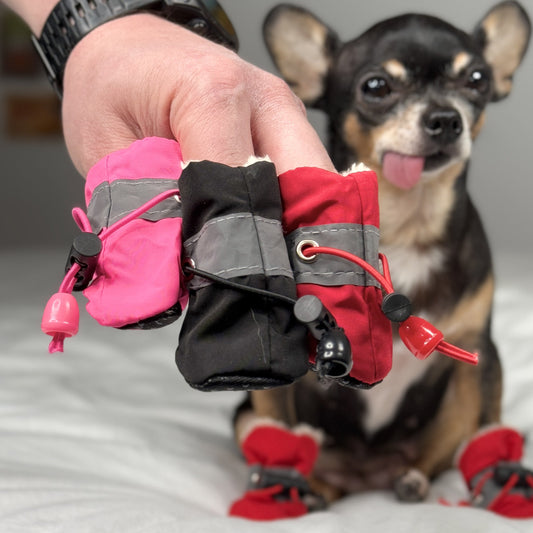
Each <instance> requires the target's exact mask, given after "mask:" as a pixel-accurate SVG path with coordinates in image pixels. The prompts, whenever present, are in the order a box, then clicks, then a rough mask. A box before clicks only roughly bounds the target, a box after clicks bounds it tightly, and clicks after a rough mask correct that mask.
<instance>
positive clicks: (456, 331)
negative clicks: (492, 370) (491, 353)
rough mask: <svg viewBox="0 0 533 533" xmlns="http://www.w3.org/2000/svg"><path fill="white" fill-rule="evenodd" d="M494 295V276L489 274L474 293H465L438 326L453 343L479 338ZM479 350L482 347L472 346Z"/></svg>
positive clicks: (437, 323)
mask: <svg viewBox="0 0 533 533" xmlns="http://www.w3.org/2000/svg"><path fill="white" fill-rule="evenodd" d="M493 296H494V278H493V276H492V275H490V276H488V277H487V279H486V280H485V282H484V283H483V284H482V285H481V286H480V287H479V288H478V289H477V290H476V291H475V292H474V293H472V294H467V295H465V296H464V297H463V298H462V299H461V300H460V301H459V303H458V304H457V305H456V306H455V307H454V309H453V311H452V312H451V313H450V314H449V315H448V316H445V317H443V318H442V319H440V320H438V321H437V322H436V323H435V326H436V327H438V328H439V329H440V330H441V331H442V332H443V333H444V334H445V337H446V340H447V341H449V342H451V343H457V344H461V343H462V342H464V339H468V338H478V337H479V336H480V333H481V332H482V331H483V329H484V328H485V327H486V325H487V320H488V319H489V315H490V311H491V309H492V300H493ZM472 348H473V349H477V350H479V348H480V347H475V346H473V347H472Z"/></svg>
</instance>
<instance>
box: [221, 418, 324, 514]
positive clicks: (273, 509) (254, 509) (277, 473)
mask: <svg viewBox="0 0 533 533" xmlns="http://www.w3.org/2000/svg"><path fill="white" fill-rule="evenodd" d="M302 429H303V428H302ZM317 440H318V438H317V436H316V435H313V434H312V433H311V432H310V431H302V432H299V431H298V430H296V431H290V430H288V429H285V428H283V427H279V426H274V425H261V426H256V427H255V428H253V429H252V430H251V431H250V433H249V434H248V435H247V436H246V437H245V438H244V440H243V442H242V444H241V447H242V452H243V454H244V456H245V458H246V461H247V463H248V464H249V465H250V467H251V468H250V482H249V485H248V489H247V491H246V493H245V494H244V496H243V497H242V498H241V499H239V500H237V501H235V502H234V503H233V504H232V506H231V508H230V510H229V514H230V515H231V516H239V517H242V518H248V519H251V520H276V519H281V518H295V517H298V516H302V515H304V514H306V513H307V512H309V511H311V510H317V509H319V508H322V507H323V506H324V504H323V501H322V500H321V498H320V497H319V496H317V495H315V494H314V493H313V492H312V490H311V488H310V487H309V484H308V482H307V480H306V477H307V476H308V475H309V474H310V473H311V470H312V469H313V466H314V464H315V461H316V458H317V456H318V451H319V445H318V442H317Z"/></svg>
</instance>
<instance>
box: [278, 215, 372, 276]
mask: <svg viewBox="0 0 533 533" xmlns="http://www.w3.org/2000/svg"><path fill="white" fill-rule="evenodd" d="M302 240H313V241H316V242H317V243H318V245H319V246H328V247H331V248H338V249H339V250H344V251H346V252H350V253H351V254H354V255H357V256H358V257H360V258H361V259H364V260H365V261H366V262H367V263H369V264H370V265H372V266H373V267H374V268H378V267H379V257H378V247H379V229H378V228H376V227H375V226H372V225H362V224H324V225H320V226H310V227H302V228H298V229H296V230H294V231H293V232H292V233H290V234H289V235H287V237H286V241H287V248H288V250H289V259H290V261H291V264H292V269H293V272H294V279H295V280H296V283H314V284H316V285H324V286H334V285H358V286H368V285H375V286H379V284H378V282H377V281H376V280H375V279H374V278H373V277H372V276H370V275H369V274H367V273H366V272H365V271H364V270H363V269H362V268H361V267H359V266H358V265H356V264H354V263H351V262H349V261H347V260H346V259H342V258H340V257H336V256H333V255H326V254H319V255H318V256H317V258H316V260H315V261H313V262H304V261H302V260H301V259H300V258H299V257H298V255H297V253H296V249H297V247H298V243H299V242H300V241H302Z"/></svg>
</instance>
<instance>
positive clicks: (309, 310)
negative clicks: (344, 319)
mask: <svg viewBox="0 0 533 533" xmlns="http://www.w3.org/2000/svg"><path fill="white" fill-rule="evenodd" d="M294 316H295V317H296V319H297V320H298V321H299V322H301V323H302V324H305V325H306V326H307V327H308V329H309V331H310V333H311V335H312V336H313V337H314V338H315V339H317V340H318V345H317V348H316V370H317V372H318V375H319V376H320V377H321V378H324V377H325V378H342V377H344V376H346V375H347V374H349V373H350V370H351V368H352V365H353V361H352V350H351V347H350V342H349V341H348V338H347V337H346V334H345V333H344V330H343V329H342V328H340V327H339V326H338V325H337V323H336V321H335V319H334V318H333V315H332V314H331V313H330V312H329V311H328V309H327V308H326V307H325V306H324V304H323V303H322V302H321V301H320V300H319V299H318V298H317V297H316V296H313V295H311V294H308V295H306V296H302V297H301V298H298V300H296V303H295V304H294Z"/></svg>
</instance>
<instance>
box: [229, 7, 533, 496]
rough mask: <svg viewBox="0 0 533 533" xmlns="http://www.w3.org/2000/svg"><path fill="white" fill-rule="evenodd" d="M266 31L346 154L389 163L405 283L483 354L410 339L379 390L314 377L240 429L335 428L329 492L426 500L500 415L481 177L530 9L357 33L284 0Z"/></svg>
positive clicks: (426, 19) (393, 222) (397, 21)
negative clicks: (475, 185)
mask: <svg viewBox="0 0 533 533" xmlns="http://www.w3.org/2000/svg"><path fill="white" fill-rule="evenodd" d="M264 36H265V41H266V44H267V47H268V49H269V51H270V54H271V56H272V58H273V60H274V62H275V64H276V66H277V67H278V69H279V71H280V72H281V74H282V76H283V78H284V79H285V80H286V81H287V82H288V83H289V84H290V86H291V87H292V88H293V90H294V92H295V93H296V95H297V96H299V98H300V99H301V100H302V101H303V102H304V103H305V104H306V105H307V106H309V107H312V108H318V109H320V110H322V111H324V112H325V113H326V115H327V118H328V120H329V130H328V131H329V152H330V155H331V157H332V159H333V162H334V163H335V165H336V166H337V168H338V169H345V168H348V167H349V166H350V165H351V164H353V163H354V162H356V161H360V162H363V163H365V164H366V165H367V166H368V167H370V168H371V169H372V170H374V171H375V172H376V174H377V176H378V185H379V204H380V213H381V251H382V252H383V253H385V255H386V256H387V257H388V259H389V262H390V265H391V272H392V275H393V281H394V284H395V287H396V288H397V290H398V291H399V292H402V293H404V294H406V295H408V296H409V298H410V299H411V301H412V304H413V311H414V312H415V313H416V314H417V315H419V316H424V317H425V318H427V319H429V320H430V321H431V322H432V323H433V324H435V325H436V326H437V327H438V328H439V329H440V330H441V331H442V332H443V333H444V335H445V337H446V338H447V340H449V341H450V342H452V343H454V344H456V345H458V346H461V347H462V348H465V349H467V350H470V351H475V352H477V353H479V355H480V363H479V365H478V366H476V367H472V366H470V365H465V364H463V363H459V362H456V361H453V360H451V359H449V358H445V357H433V358H431V359H430V360H426V361H424V362H421V361H419V360H417V359H415V358H414V357H413V356H412V355H411V354H410V353H408V352H407V350H406V349H405V348H402V345H401V343H400V342H397V341H395V342H394V347H393V349H394V357H393V367H392V370H391V372H390V374H389V375H388V377H387V378H386V379H385V380H384V382H383V383H382V384H379V385H377V386H376V387H374V388H372V389H370V390H355V389H350V388H346V387H342V386H338V385H332V386H330V387H329V388H324V387H321V386H320V385H319V384H318V382H317V379H316V377H315V376H314V375H308V376H307V377H306V378H304V379H303V380H301V381H300V382H298V383H296V384H294V385H292V386H290V387H282V388H278V389H274V390H270V391H254V392H252V393H251V395H250V397H249V399H248V401H247V402H246V403H245V404H244V405H243V406H241V408H240V409H239V410H238V413H237V417H236V431H237V437H239V434H240V433H242V431H243V428H244V427H245V426H246V425H247V424H250V422H251V420H253V419H254V418H257V417H262V418H264V417H269V418H271V419H274V420H278V421H282V422H284V423H285V424H288V425H290V426H294V425H296V424H298V423H306V424H309V425H311V426H314V427H316V428H319V429H320V430H321V431H322V432H323V434H324V435H325V438H324V441H323V444H322V448H321V452H320V455H319V458H318V461H317V464H316V467H315V469H314V472H313V480H314V481H313V487H314V488H315V489H316V490H318V491H319V492H321V493H322V494H323V495H324V496H325V498H326V499H327V500H333V499H335V498H337V497H339V496H341V495H343V494H346V493H350V492H354V491H359V490H366V489H376V488H377V489H393V490H395V492H396V494H397V495H398V497H399V498H400V499H401V500H404V501H418V500H421V499H423V498H424V497H425V496H426V494H427V492H428V489H429V481H430V480H431V479H432V478H434V477H435V476H436V475H438V474H439V473H441V472H442V471H443V470H445V469H448V468H450V467H451V466H452V464H453V458H454V455H455V454H456V451H457V449H458V447H459V446H460V444H461V443H462V442H464V441H466V440H467V439H468V438H469V437H471V436H472V435H473V434H474V433H475V432H476V431H477V430H478V429H479V428H481V427H483V426H485V425H490V424H495V423H498V422H499V420H500V411H501V392H502V377H501V367H500V362H499V358H498V353H497V350H496V348H495V345H494V344H493V341H492V340H491V306H492V299H493V288H494V281H493V273H492V267H491V256H490V250H489V246H488V243H487V238H486V236H485V233H484V230H483V227H482V223H481V221H480V218H479V216H478V213H477V211H476V209H475V207H474V205H473V204H472V201H471V199H470V196H469V194H468V192H467V187H466V181H467V173H468V162H469V159H470V157H471V152H472V143H473V141H474V139H475V138H476V137H477V135H478V134H479V132H480V130H481V128H482V125H483V122H484V118H485V108H486V106H487V104H488V103H490V102H495V101H498V100H501V99H502V98H505V97H506V96H507V95H508V94H509V93H510V91H511V88H512V77H513V74H514V72H515V70H516V69H517V67H518V66H519V65H520V63H521V60H522V58H523V56H524V54H525V51H526V49H527V46H528V43H529V37H530V22H529V19H528V16H527V14H526V13H525V11H524V9H523V8H522V7H521V6H520V5H519V4H518V3H517V2H514V1H505V2H502V3H500V4H498V5H496V6H495V7H494V8H492V9H491V10H490V11H489V12H488V13H487V14H486V16H485V17H484V18H483V19H482V20H481V21H480V23H479V24H478V25H477V27H476V28H475V29H474V31H473V32H472V33H470V34H469V33H465V32H463V31H461V30H459V29H457V28H456V27H454V26H452V25H450V24H448V23H447V22H444V21H443V20H440V19H438V18H434V17H431V16H425V15H419V14H407V15H403V16H398V17H395V18H391V19H388V20H385V21H383V22H380V23H378V24H376V25H375V26H373V27H371V28H370V29H369V30H367V31H366V32H365V33H363V34H362V35H361V36H359V37H357V38H356V39H354V40H352V41H349V42H346V43H342V42H341V41H340V40H339V38H338V37H337V35H336V34H335V32H334V31H333V30H332V29H330V28H329V27H328V26H326V25H325V24H324V23H323V22H321V21H320V20H319V19H318V18H317V17H316V16H314V15H313V14H311V13H310V12H309V11H307V10H305V9H303V8H301V7H296V6H291V5H285V4H284V5H280V6H278V7H276V8H275V9H274V10H273V11H271V12H270V14H269V15H268V17H267V19H266V21H265V25H264Z"/></svg>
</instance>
